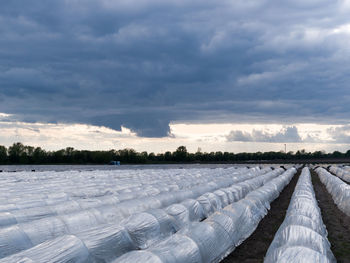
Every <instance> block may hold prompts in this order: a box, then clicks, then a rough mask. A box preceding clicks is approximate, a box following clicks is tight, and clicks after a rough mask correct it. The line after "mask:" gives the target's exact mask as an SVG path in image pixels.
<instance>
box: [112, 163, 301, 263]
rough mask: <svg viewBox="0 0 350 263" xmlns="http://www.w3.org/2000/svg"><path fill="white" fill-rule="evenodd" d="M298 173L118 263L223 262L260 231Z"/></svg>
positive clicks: (291, 172) (278, 179)
mask: <svg viewBox="0 0 350 263" xmlns="http://www.w3.org/2000/svg"><path fill="white" fill-rule="evenodd" d="M295 172H296V170H295V169H294V168H291V169H289V170H287V171H286V172H284V173H283V174H282V175H280V176H278V177H276V178H274V179H272V180H271V181H269V182H267V183H266V184H265V185H264V186H262V187H260V188H258V189H256V190H254V191H252V192H250V193H248V194H247V195H246V197H245V198H244V199H242V200H240V201H238V202H235V203H233V204H232V205H228V206H226V207H225V208H224V209H222V210H219V211H217V212H215V213H213V214H212V215H211V216H209V217H208V218H207V219H206V220H204V221H202V222H194V223H191V224H190V225H188V226H186V227H184V228H182V229H181V230H180V231H178V232H177V233H176V234H174V235H172V236H170V237H169V238H166V239H164V240H163V241H161V242H158V243H156V244H154V245H152V246H151V247H149V248H147V249H145V250H139V251H132V252H128V253H126V254H124V255H122V256H121V257H119V258H117V259H116V260H115V261H113V263H117V262H167V263H175V262H183V263H191V262H219V261H221V260H222V259H223V258H224V257H225V256H227V255H228V254H229V253H230V252H232V251H233V250H234V249H235V247H236V246H238V245H240V244H241V243H242V242H243V241H244V240H245V239H246V238H247V237H249V236H250V235H251V234H252V233H253V232H254V230H255V229H256V227H257V225H258V223H259V222H260V220H261V219H262V218H263V217H264V216H265V215H266V214H267V211H268V210H269V208H270V203H271V202H272V201H273V200H274V199H275V198H277V197H278V196H279V193H280V192H281V191H282V189H283V188H284V187H285V186H286V185H287V184H288V183H289V182H290V180H291V179H292V177H293V175H294V174H295Z"/></svg>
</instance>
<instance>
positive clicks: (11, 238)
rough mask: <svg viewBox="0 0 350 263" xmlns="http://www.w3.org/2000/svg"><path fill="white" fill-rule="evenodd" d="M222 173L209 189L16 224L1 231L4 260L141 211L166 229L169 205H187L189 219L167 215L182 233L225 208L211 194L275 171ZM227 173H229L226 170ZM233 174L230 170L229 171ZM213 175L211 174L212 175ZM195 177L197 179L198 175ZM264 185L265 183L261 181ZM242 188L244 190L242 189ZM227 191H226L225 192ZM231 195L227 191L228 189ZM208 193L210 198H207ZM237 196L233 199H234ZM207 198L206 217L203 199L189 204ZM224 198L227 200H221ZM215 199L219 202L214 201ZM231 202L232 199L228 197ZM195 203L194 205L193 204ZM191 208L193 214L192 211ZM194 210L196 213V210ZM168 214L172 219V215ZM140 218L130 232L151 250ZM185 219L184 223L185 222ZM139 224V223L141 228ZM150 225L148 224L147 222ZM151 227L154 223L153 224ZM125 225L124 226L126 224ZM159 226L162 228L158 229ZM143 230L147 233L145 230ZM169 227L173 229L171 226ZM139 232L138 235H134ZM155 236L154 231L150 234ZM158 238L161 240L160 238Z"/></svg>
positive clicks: (216, 172)
mask: <svg viewBox="0 0 350 263" xmlns="http://www.w3.org/2000/svg"><path fill="white" fill-rule="evenodd" d="M222 170H225V169H210V173H211V174H212V177H213V178H214V179H213V181H211V182H209V183H207V184H206V185H199V186H195V187H194V188H192V189H189V190H178V191H174V192H170V193H169V194H159V195H156V196H150V197H145V198H143V199H135V200H128V201H124V202H121V203H119V204H117V205H114V206H111V205H109V206H102V207H96V208H90V209H86V210H82V211H80V212H77V213H69V214H63V215H61V216H54V217H47V218H43V219H40V220H35V221H31V222H27V223H21V224H15V225H12V226H9V227H5V228H1V229H0V258H2V257H5V256H8V255H11V254H14V253H17V252H19V251H22V250H25V249H29V248H31V247H33V246H36V245H38V244H41V243H42V242H44V241H47V240H50V239H54V238H56V237H59V236H62V235H66V234H78V233H81V232H84V231H86V230H88V229H93V228H96V227H98V226H101V228H102V227H104V226H105V225H106V224H108V223H109V224H111V223H113V224H115V223H117V222H120V220H122V219H123V218H126V217H128V216H130V215H132V214H134V213H138V212H140V211H145V210H150V209H153V214H151V215H149V216H148V215H147V218H148V219H151V218H152V219H153V218H155V217H157V216H158V218H156V220H158V221H157V223H156V221H153V222H154V223H155V225H156V226H155V227H160V226H161V227H162V228H164V227H166V226H165V224H167V223H169V222H165V223H164V224H163V225H162V224H160V222H161V221H162V218H161V215H160V214H159V213H158V214H157V213H156V210H155V209H159V208H161V207H163V206H164V205H165V204H172V203H176V202H181V201H184V204H181V205H180V207H181V208H182V211H183V212H185V213H186V212H187V213H188V216H187V217H183V215H181V213H178V214H177V215H176V213H177V212H179V210H178V208H179V206H177V207H168V209H167V210H166V211H168V212H169V214H170V216H171V218H175V219H176V220H175V224H174V226H173V225H171V227H170V229H173V228H176V229H179V228H181V227H182V226H183V224H185V223H186V222H187V221H188V222H189V220H192V218H195V219H196V220H201V219H203V218H204V217H205V216H207V215H208V214H210V213H212V212H214V211H215V209H218V208H221V199H220V196H221V195H222V193H221V192H220V195H219V196H217V195H215V194H213V193H211V192H208V191H213V192H215V191H216V190H218V189H222V188H221V187H227V186H231V185H232V184H235V183H238V182H241V181H245V180H248V179H251V178H254V177H256V175H257V174H261V173H265V172H266V171H269V170H271V169H270V168H268V169H264V170H259V169H253V171H252V173H249V172H248V173H246V174H239V175H236V174H235V173H233V174H231V176H230V174H229V173H227V171H225V172H224V173H223V174H222V173H221V176H220V172H222ZM226 170H227V169H226ZM228 170H230V169H228ZM281 170H282V169H276V170H274V171H271V172H270V173H268V175H267V176H265V177H262V178H267V177H269V176H277V175H278V174H279V173H281ZM249 171H250V170H249ZM208 174H209V173H208ZM195 177H197V175H196V174H195ZM191 179H192V180H195V178H193V176H192V177H191ZM258 180H260V181H261V179H258ZM243 186H244V183H243V184H242V186H236V187H238V188H237V189H240V190H242V189H246V190H248V187H247V186H245V187H243ZM241 188H242V189H241ZM223 190H225V189H223ZM226 191H227V189H226ZM206 192H208V193H206ZM205 193H206V194H205ZM233 193H235V192H232V197H230V198H231V199H233V198H234V197H233V195H234V194H233ZM201 194H202V195H203V196H204V197H203V198H207V199H208V200H209V201H208V203H209V207H208V209H209V210H208V211H206V214H205V213H204V209H203V205H201V204H200V201H199V199H201V197H200V198H199V199H198V201H197V200H188V199H189V198H196V197H198V195H201ZM235 195H236V196H239V195H238V194H237V193H235ZM221 198H223V197H222V196H221ZM214 199H215V200H214ZM227 199H228V197H227ZM191 203H192V204H191ZM189 208H190V209H191V210H189ZM192 208H193V209H192ZM169 214H168V215H169ZM137 217H139V216H138V215H137V214H135V215H134V216H133V217H132V218H129V219H128V221H131V222H134V223H135V227H138V229H139V231H141V232H137V231H136V230H135V229H133V228H132V227H133V226H131V225H130V224H129V225H128V227H129V228H128V229H129V231H130V233H131V234H130V235H131V237H132V238H133V240H134V241H135V242H136V243H137V247H139V248H143V247H145V246H147V243H146V244H144V243H143V241H144V240H145V242H146V241H147V242H148V241H149V240H151V239H150V237H151V234H150V235H149V236H146V239H145V237H139V236H138V233H140V235H142V234H143V232H142V231H146V228H147V227H148V225H147V224H144V223H143V222H142V217H141V219H138V220H137ZM181 217H182V220H183V222H181V220H180V219H181ZM0 220H2V221H5V219H4V218H0ZM137 222H139V223H138V224H137ZM147 222H148V221H147ZM149 223H151V221H149ZM123 224H124V223H123ZM158 224H160V225H159V226H158ZM143 227H144V228H145V229H143ZM168 227H169V226H168ZM132 230H135V231H132ZM150 233H152V231H150ZM171 233H173V230H171V231H169V234H171ZM157 238H158V236H157Z"/></svg>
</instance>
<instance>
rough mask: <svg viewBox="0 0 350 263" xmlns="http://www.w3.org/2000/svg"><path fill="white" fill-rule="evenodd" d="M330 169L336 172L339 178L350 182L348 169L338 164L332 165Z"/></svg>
mask: <svg viewBox="0 0 350 263" xmlns="http://www.w3.org/2000/svg"><path fill="white" fill-rule="evenodd" d="M329 171H331V172H332V173H334V174H335V175H336V176H338V177H339V178H341V179H343V180H344V181H345V182H348V183H350V171H349V170H348V169H344V168H341V167H337V166H331V167H330V168H329Z"/></svg>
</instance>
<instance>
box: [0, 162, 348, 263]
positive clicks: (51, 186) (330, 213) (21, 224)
mask: <svg viewBox="0 0 350 263" xmlns="http://www.w3.org/2000/svg"><path fill="white" fill-rule="evenodd" d="M0 170H2V172H1V173H0V262H1V263H3V262H336V261H337V262H350V252H349V251H350V186H349V181H350V176H349V175H350V168H349V167H347V166H344V165H340V164H336V165H333V166H332V165H322V166H314V165H310V166H306V167H305V166H302V165H293V164H285V165H283V166H281V165H277V164H270V165H268V164H264V165H261V164H260V165H257V164H249V167H247V166H245V165H235V166H234V165H168V166H162V165H159V166H124V167H118V168H115V167H109V166H90V167H86V166H81V167H74V166H68V167H64V166H41V167H23V166H19V167H14V166H12V167H11V166H9V167H0ZM15 171H16V172H15Z"/></svg>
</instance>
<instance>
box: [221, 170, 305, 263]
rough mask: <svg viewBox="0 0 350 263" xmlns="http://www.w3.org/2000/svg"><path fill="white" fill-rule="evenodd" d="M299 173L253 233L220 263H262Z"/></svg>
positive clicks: (283, 214) (298, 173)
mask: <svg viewBox="0 0 350 263" xmlns="http://www.w3.org/2000/svg"><path fill="white" fill-rule="evenodd" d="M300 172H301V169H299V170H298V172H297V174H296V175H294V177H293V179H292V180H291V181H290V183H289V184H288V185H287V186H286V187H285V188H284V189H283V191H282V192H281V194H280V196H279V197H278V198H277V199H276V200H275V201H273V202H272V203H271V209H270V211H269V213H268V214H267V215H266V216H265V217H264V218H263V219H262V220H261V222H260V223H259V225H258V228H257V229H256V230H255V231H254V233H253V234H252V235H251V236H250V237H249V238H248V239H246V240H245V241H244V242H243V243H242V244H241V245H240V246H239V247H237V248H236V249H235V250H234V251H233V252H232V253H231V254H230V255H228V256H227V257H226V258H225V259H224V260H223V261H221V262H224V263H229V262H230V263H231V262H237V263H238V262H240V263H241V262H246V263H248V262H252V263H253V262H263V260H264V256H265V255H266V252H267V249H268V248H269V246H270V244H271V242H272V240H273V238H274V236H275V233H276V232H277V230H278V228H279V227H280V225H281V224H282V222H283V220H284V217H285V215H286V212H287V209H288V206H289V202H290V199H291V197H292V194H293V191H294V188H295V185H296V183H297V181H298V178H299V175H300Z"/></svg>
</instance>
